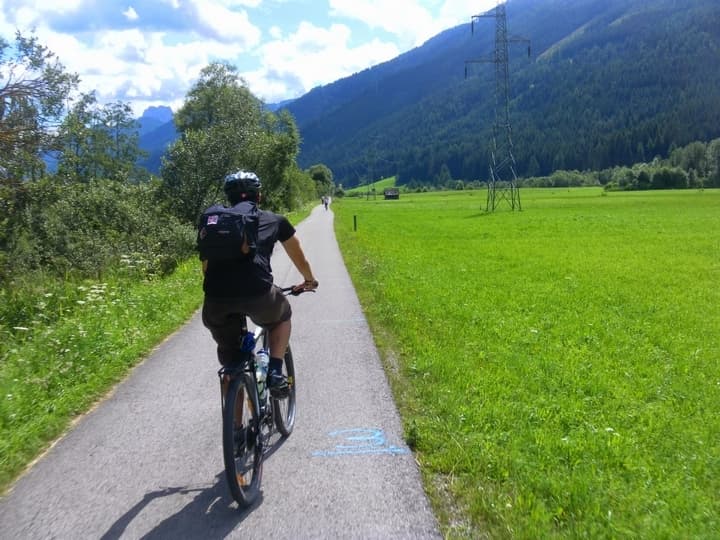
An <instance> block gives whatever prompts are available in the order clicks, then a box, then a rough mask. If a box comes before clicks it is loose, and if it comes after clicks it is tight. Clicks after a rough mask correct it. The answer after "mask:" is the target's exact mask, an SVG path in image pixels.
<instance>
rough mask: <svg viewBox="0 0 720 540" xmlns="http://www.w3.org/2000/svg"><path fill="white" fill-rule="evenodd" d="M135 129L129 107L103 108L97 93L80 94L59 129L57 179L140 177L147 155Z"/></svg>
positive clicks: (121, 104) (106, 106) (82, 180)
mask: <svg viewBox="0 0 720 540" xmlns="http://www.w3.org/2000/svg"><path fill="white" fill-rule="evenodd" d="M136 128H137V122H136V121H135V119H134V118H133V117H132V110H131V109H130V106H129V105H128V104H126V103H122V102H119V101H118V102H114V103H109V104H107V105H103V106H100V105H98V103H97V99H96V98H95V94H94V92H92V93H89V94H83V95H81V97H80V99H79V100H78V101H77V102H76V103H75V104H74V105H73V107H72V108H71V109H70V112H69V113H68V115H67V116H66V117H65V119H64V120H63V122H62V124H61V125H60V129H59V130H58V142H57V147H58V149H59V150H58V176H60V177H61V178H64V179H66V180H70V181H76V182H88V181H90V180H94V179H99V178H106V179H109V180H117V181H128V180H131V179H135V178H137V177H138V176H139V175H138V170H137V166H136V162H137V160H138V159H139V158H140V157H142V156H143V154H144V153H143V152H142V151H141V150H140V147H139V143H138V134H137V129H136Z"/></svg>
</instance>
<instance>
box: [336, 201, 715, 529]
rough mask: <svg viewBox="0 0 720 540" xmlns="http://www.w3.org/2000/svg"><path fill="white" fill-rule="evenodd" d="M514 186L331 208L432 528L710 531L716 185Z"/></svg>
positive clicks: (349, 203) (712, 512) (340, 204)
mask: <svg viewBox="0 0 720 540" xmlns="http://www.w3.org/2000/svg"><path fill="white" fill-rule="evenodd" d="M521 195H522V198H523V199H522V203H523V211H522V212H511V211H510V210H509V209H508V207H507V206H500V208H499V210H498V211H497V212H495V213H493V214H486V213H484V212H483V211H482V210H483V209H484V208H485V192H479V191H478V192H441V193H427V194H417V195H407V194H403V195H402V196H401V198H400V200H396V201H384V200H379V199H378V200H364V199H355V200H352V199H344V200H342V201H336V202H335V204H334V205H333V210H334V212H335V214H336V217H335V227H336V231H337V234H338V239H339V242H340V245H341V248H342V250H343V253H344V256H345V260H346V263H347V265H348V267H349V269H350V272H351V274H352V277H353V281H354V283H355V285H356V287H357V289H358V293H359V295H360V299H361V302H362V305H363V307H364V309H365V311H366V313H367V315H368V318H369V320H370V323H371V325H372V327H373V331H374V334H375V336H376V341H377V342H378V345H379V348H380V349H381V352H382V354H383V357H384V359H385V362H386V367H387V369H388V373H389V374H390V379H391V382H392V385H393V389H394V392H395V395H396V399H397V401H398V404H399V407H400V409H401V414H402V416H403V421H404V425H405V430H406V438H407V441H408V443H409V444H410V445H411V446H412V447H414V449H415V450H416V452H417V457H418V460H419V462H420V464H421V467H422V471H423V476H424V479H425V482H426V486H427V490H428V492H429V494H430V497H431V500H432V501H433V504H434V507H435V510H436V512H437V514H438V516H439V518H440V520H441V523H442V527H443V533H444V534H445V535H446V536H447V537H449V538H459V537H467V538H480V537H492V538H505V537H513V538H653V539H655V538H713V537H714V538H717V537H718V535H720V517H719V516H720V500H719V499H718V493H720V415H718V409H719V408H720V369H719V366H718V361H719V358H720V309H719V306H720V292H719V289H718V284H720V191H718V190H706V191H703V192H698V191H683V192H670V191H668V192H630V193H610V194H604V193H603V192H602V191H601V190H600V189H595V188H585V189H575V190H552V189H545V190H530V189H525V190H522V192H521ZM354 216H356V220H355V221H354V219H353V217H354ZM354 222H355V223H357V230H354V228H353V223H354Z"/></svg>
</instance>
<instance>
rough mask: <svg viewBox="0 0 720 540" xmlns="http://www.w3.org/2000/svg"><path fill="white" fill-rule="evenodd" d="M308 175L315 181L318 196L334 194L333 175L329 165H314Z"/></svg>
mask: <svg viewBox="0 0 720 540" xmlns="http://www.w3.org/2000/svg"><path fill="white" fill-rule="evenodd" d="M308 174H309V175H310V177H311V178H312V179H313V180H314V181H315V185H316V186H317V192H318V195H332V194H333V185H334V183H333V173H332V171H331V170H330V168H329V167H328V166H327V165H325V164H323V163H318V164H316V165H313V166H312V167H310V168H309V169H308Z"/></svg>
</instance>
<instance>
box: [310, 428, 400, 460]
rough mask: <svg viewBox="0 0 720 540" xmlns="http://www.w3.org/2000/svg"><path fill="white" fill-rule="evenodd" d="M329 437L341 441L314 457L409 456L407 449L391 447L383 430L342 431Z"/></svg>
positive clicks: (359, 429)
mask: <svg viewBox="0 0 720 540" xmlns="http://www.w3.org/2000/svg"><path fill="white" fill-rule="evenodd" d="M328 437H330V438H331V439H334V440H339V442H338V444H336V445H335V448H333V449H332V450H318V451H316V452H313V454H312V455H313V456H322V457H328V456H353V455H367V454H393V455H398V454H409V453H410V450H408V449H407V448H403V447H399V446H393V445H389V444H388V443H387V440H386V439H385V433H384V432H383V430H382V429H375V428H356V429H340V430H336V431H331V432H330V433H328Z"/></svg>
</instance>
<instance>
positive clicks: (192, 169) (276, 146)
mask: <svg viewBox="0 0 720 540" xmlns="http://www.w3.org/2000/svg"><path fill="white" fill-rule="evenodd" d="M175 125H176V127H177V129H178V131H179V132H180V138H179V139H178V140H177V141H176V142H175V143H174V144H173V145H172V146H171V147H170V150H169V152H168V154H167V156H166V158H164V159H163V165H162V167H161V176H162V180H163V189H162V191H161V193H162V194H163V198H164V199H165V200H166V201H168V205H169V206H170V208H172V209H173V210H174V211H175V212H176V213H177V215H178V217H180V218H181V219H184V220H187V221H191V222H195V221H196V219H197V217H198V216H199V214H200V211H201V210H202V208H203V207H204V206H205V205H207V204H209V203H210V202H213V201H216V200H219V199H220V187H221V180H222V178H223V177H224V176H225V175H226V174H228V173H229V172H231V171H232V170H234V169H240V168H245V169H252V170H254V171H256V172H257V173H258V174H259V176H260V178H261V180H262V183H263V193H264V200H265V202H266V205H267V206H269V207H270V208H272V209H280V208H291V207H293V206H294V205H295V196H294V194H295V193H304V190H293V189H290V186H289V185H288V183H290V182H292V178H297V175H296V174H295V173H294V172H293V173H292V174H291V169H292V168H293V167H295V162H296V157H297V153H298V149H299V145H300V135H299V133H298V130H297V126H296V125H295V121H294V119H293V118H292V116H290V114H289V113H288V112H287V111H281V112H280V113H279V114H277V115H276V114H274V113H272V112H267V111H263V109H262V104H261V102H260V100H258V99H257V98H256V97H255V96H254V95H253V94H252V93H251V92H250V91H249V90H248V88H247V86H246V85H245V83H244V81H243V80H242V79H241V78H240V77H239V76H238V75H237V69H236V68H235V67H234V66H230V65H227V64H223V63H212V64H210V65H208V66H207V67H205V68H203V70H202V71H201V72H200V78H199V80H198V82H197V83H196V84H195V85H194V86H193V87H192V88H191V90H190V92H189V93H188V95H187V97H186V100H185V103H184V104H183V106H182V107H181V108H180V110H179V111H178V112H177V114H176V115H175Z"/></svg>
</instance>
